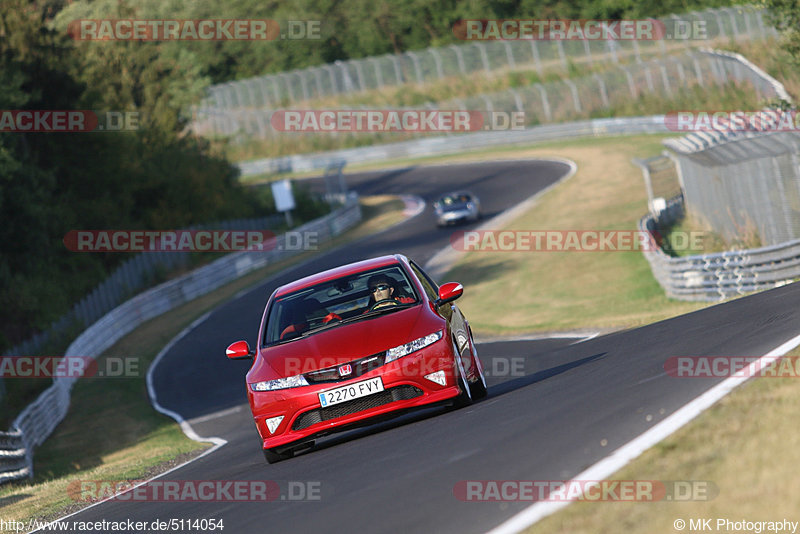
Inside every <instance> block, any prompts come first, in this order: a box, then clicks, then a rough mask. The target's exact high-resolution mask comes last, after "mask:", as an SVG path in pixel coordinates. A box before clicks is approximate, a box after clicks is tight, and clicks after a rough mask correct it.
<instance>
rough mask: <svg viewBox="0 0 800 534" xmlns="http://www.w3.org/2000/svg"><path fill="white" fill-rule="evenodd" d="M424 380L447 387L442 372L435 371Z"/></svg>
mask: <svg viewBox="0 0 800 534" xmlns="http://www.w3.org/2000/svg"><path fill="white" fill-rule="evenodd" d="M425 378H427V379H428V380H430V381H431V382H436V383H437V384H439V385H440V386H446V385H447V378H446V377H445V376H444V371H436V372H435V373H431V374H429V375H425Z"/></svg>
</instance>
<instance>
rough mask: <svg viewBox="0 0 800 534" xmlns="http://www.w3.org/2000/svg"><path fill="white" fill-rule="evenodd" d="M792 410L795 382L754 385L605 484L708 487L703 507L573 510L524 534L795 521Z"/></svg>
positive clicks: (798, 445)
mask: <svg viewBox="0 0 800 534" xmlns="http://www.w3.org/2000/svg"><path fill="white" fill-rule="evenodd" d="M790 354H791V355H794V356H798V355H800V350H798V349H795V350H794V351H792V352H791V353H790ZM676 380H678V379H676ZM798 404H800V382H798V379H797V378H754V379H752V380H750V381H749V382H747V383H745V384H744V385H742V386H740V387H739V388H738V389H737V390H735V391H734V392H733V393H731V394H730V395H728V396H727V397H725V398H723V399H722V400H720V401H719V402H718V403H717V404H715V405H714V406H713V407H712V408H710V409H709V410H707V411H706V412H705V413H703V414H702V415H700V416H699V417H698V418H697V419H695V420H694V421H692V422H691V423H690V424H688V425H687V426H685V427H684V428H682V429H681V430H679V431H678V432H676V433H675V434H673V435H672V436H670V437H669V438H667V439H665V440H664V441H662V442H661V443H659V444H658V445H656V446H655V447H653V448H651V449H650V450H648V451H647V452H645V453H644V454H643V455H642V456H640V457H639V458H637V459H636V460H634V461H633V462H632V463H631V464H629V465H628V466H626V467H625V468H623V469H622V470H620V471H619V472H618V473H615V474H614V475H613V477H611V478H612V479H614V480H663V481H670V480H689V481H708V482H710V483H712V484H713V486H715V487H716V489H717V490H718V492H719V493H718V494H716V495H714V494H713V493H716V492H713V493H712V495H711V496H712V497H713V498H711V499H710V500H707V501H690V502H674V501H673V502H666V501H664V502H654V503H644V502H641V503H630V502H628V503H625V502H592V503H590V502H579V503H574V504H571V505H569V506H568V507H567V508H566V509H564V510H562V511H560V512H558V513H556V514H554V515H552V516H550V517H547V518H545V519H544V520H542V521H540V522H539V523H537V524H535V525H533V527H531V528H530V529H528V530H527V531H526V532H528V533H530V534H535V533H544V532H547V533H551V532H570V533H572V534H583V533H586V534H590V533H591V534H595V533H598V532H627V533H630V534H638V533H642V534H644V533H648V534H650V533H652V532H665V533H674V532H677V531H676V530H675V529H674V528H673V522H674V521H675V520H676V519H683V520H685V521H686V523H687V528H686V532H689V528H688V524H689V519H691V518H693V519H708V518H711V519H712V525H713V526H714V530H716V519H717V518H722V519H730V520H731V521H742V520H746V521H781V520H783V519H787V520H789V521H800V514H798V506H797V505H798V497H797V495H798V494H800V480H798V478H797V476H796V469H795V466H796V465H798V464H800V430H798V428H797V425H796V424H795V420H796V411H797V406H798ZM721 531H724V529H723V530H721Z"/></svg>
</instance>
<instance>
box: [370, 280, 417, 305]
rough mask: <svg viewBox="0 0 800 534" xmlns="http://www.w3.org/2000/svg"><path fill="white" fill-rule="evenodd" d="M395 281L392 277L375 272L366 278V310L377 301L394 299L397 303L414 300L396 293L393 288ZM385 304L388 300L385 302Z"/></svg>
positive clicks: (407, 302) (408, 302) (406, 302)
mask: <svg viewBox="0 0 800 534" xmlns="http://www.w3.org/2000/svg"><path fill="white" fill-rule="evenodd" d="M395 285H396V282H395V280H394V279H393V278H391V277H389V276H387V275H385V274H376V275H373V276H370V277H369V280H367V287H368V288H369V292H370V298H369V304H367V310H370V309H371V308H372V306H374V305H375V304H377V303H379V302H380V301H382V300H385V301H391V300H394V301H395V302H397V303H398V304H410V303H412V302H414V299H413V298H411V297H405V296H400V295H399V294H397V291H396V290H395ZM386 304H387V305H388V304H390V302H387V303H386Z"/></svg>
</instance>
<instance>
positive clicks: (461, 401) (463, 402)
mask: <svg viewBox="0 0 800 534" xmlns="http://www.w3.org/2000/svg"><path fill="white" fill-rule="evenodd" d="M453 351H454V354H455V356H456V369H455V371H456V373H458V387H459V389H461V393H459V395H458V397H456V398H455V400H454V401H453V407H454V408H463V407H464V406H469V405H470V404H472V391H471V390H470V387H469V385H468V382H467V379H466V376H467V373H466V372H465V371H464V362H463V361H462V360H461V354H459V352H458V345H456V342H455V341H453Z"/></svg>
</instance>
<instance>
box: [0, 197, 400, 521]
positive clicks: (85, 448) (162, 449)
mask: <svg viewBox="0 0 800 534" xmlns="http://www.w3.org/2000/svg"><path fill="white" fill-rule="evenodd" d="M403 208H404V203H403V202H402V201H401V200H398V199H397V198H396V197H392V196H388V195H386V196H376V197H366V198H363V199H362V213H363V220H362V222H361V224H359V225H358V226H356V227H355V228H353V229H351V230H349V231H348V232H346V233H345V234H343V235H341V236H339V237H337V238H336V239H334V240H332V241H331V242H329V243H327V244H325V245H324V246H321V247H320V251H324V250H329V249H332V248H334V247H336V246H339V245H342V244H344V243H346V242H350V241H353V240H356V239H359V238H361V237H364V236H366V235H370V234H373V233H375V232H377V231H380V230H381V229H383V228H387V227H389V226H391V225H392V224H395V223H397V222H400V221H401V220H402V219H403V218H404V216H403V214H402V210H403ZM313 254H315V252H306V253H303V254H301V255H299V256H296V257H294V258H290V259H287V260H284V261H282V262H279V263H276V264H273V265H270V266H267V267H264V268H262V269H260V270H258V271H254V272H252V273H250V274H248V275H247V276H244V277H242V278H240V279H238V280H236V281H235V282H232V283H230V284H228V285H226V286H224V287H222V288H219V289H217V290H216V291H213V292H211V293H209V294H207V295H204V296H203V297H200V298H198V299H195V300H194V301H192V302H190V303H188V304H185V305H183V306H181V307H179V308H176V309H174V310H172V311H170V312H168V313H165V314H163V315H161V316H159V317H158V318H156V319H153V320H151V321H149V322H147V323H145V324H143V325H142V326H140V327H139V328H137V329H136V330H134V331H133V332H131V333H130V334H129V335H127V336H125V337H124V338H123V339H121V340H120V341H119V342H118V343H116V344H115V345H114V346H113V347H111V348H110V349H108V350H107V351H106V352H105V353H103V355H102V356H101V358H107V357H113V356H119V355H131V354H136V355H140V358H139V360H138V363H139V371H140V374H141V375H142V376H141V377H139V378H126V379H123V378H117V379H106V380H97V379H95V380H93V379H82V380H79V381H78V383H77V384H76V385H75V387H74V389H73V391H72V400H71V406H70V412H69V414H68V415H67V418H66V419H65V420H64V421H63V422H62V423H61V424H60V425H59V426H58V428H56V430H55V432H54V433H53V435H52V436H50V438H49V439H48V440H47V441H46V442H45V443H44V444H43V445H42V446H41V447H40V448H38V449H37V450H36V456H35V458H36V461H35V466H34V473H35V478H34V479H33V481H31V482H24V483H17V484H10V485H6V486H2V487H0V507H2V509H3V519H5V520H6V521H8V520H15V521H25V522H27V521H28V520H30V519H33V518H36V519H40V520H52V519H55V518H58V517H61V516H63V515H65V514H66V513H69V512H71V511H74V510H77V509H79V508H81V507H83V505H82V504H79V503H76V502H74V501H73V500H72V498H71V497H70V496H69V494H68V487H69V484H70V483H71V482H74V481H76V480H114V481H123V480H139V479H143V478H147V477H149V476H153V475H155V474H157V473H161V472H164V471H166V470H167V469H169V468H170V467H173V466H174V465H177V464H179V463H181V462H183V461H185V460H188V459H189V458H191V457H193V456H196V455H198V454H200V453H201V452H202V451H203V450H205V449H206V448H208V447H209V446H210V445H209V444H203V443H197V442H194V441H191V440H189V439H188V438H186V437H185V436H184V435H183V433H182V432H181V430H180V428H179V427H178V426H177V425H176V424H175V422H174V421H173V420H172V419H170V418H167V417H165V416H162V415H161V414H159V413H157V412H155V410H153V409H152V407H151V405H150V401H149V399H148V396H147V389H146V384H145V378H144V375H145V374H146V370H147V368H148V367H149V365H150V363H151V361H152V360H153V358H154V357H155V356H156V354H157V353H158V352H159V351H160V350H161V348H162V347H163V346H164V345H166V343H168V342H169V340H171V339H172V338H173V337H175V336H176V335H177V334H178V333H179V332H180V331H181V330H182V329H183V328H185V327H186V326H187V325H188V324H190V323H191V322H192V321H193V320H194V319H196V318H197V317H199V316H201V315H202V314H203V313H205V312H206V311H207V310H209V309H212V308H214V307H216V306H218V305H219V304H220V303H222V302H224V301H226V300H228V299H230V298H232V297H233V296H234V295H235V294H236V293H238V292H239V291H241V290H242V289H245V288H247V287H250V286H252V285H254V284H257V283H258V282H259V281H261V280H262V279H264V278H265V277H267V276H269V275H271V274H274V273H276V272H279V271H281V270H283V269H286V268H287V267H289V266H291V265H293V264H296V263H299V262H301V261H304V260H306V259H308V258H309V257H310V256H311V255H313ZM121 407H124V408H123V409H121Z"/></svg>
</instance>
